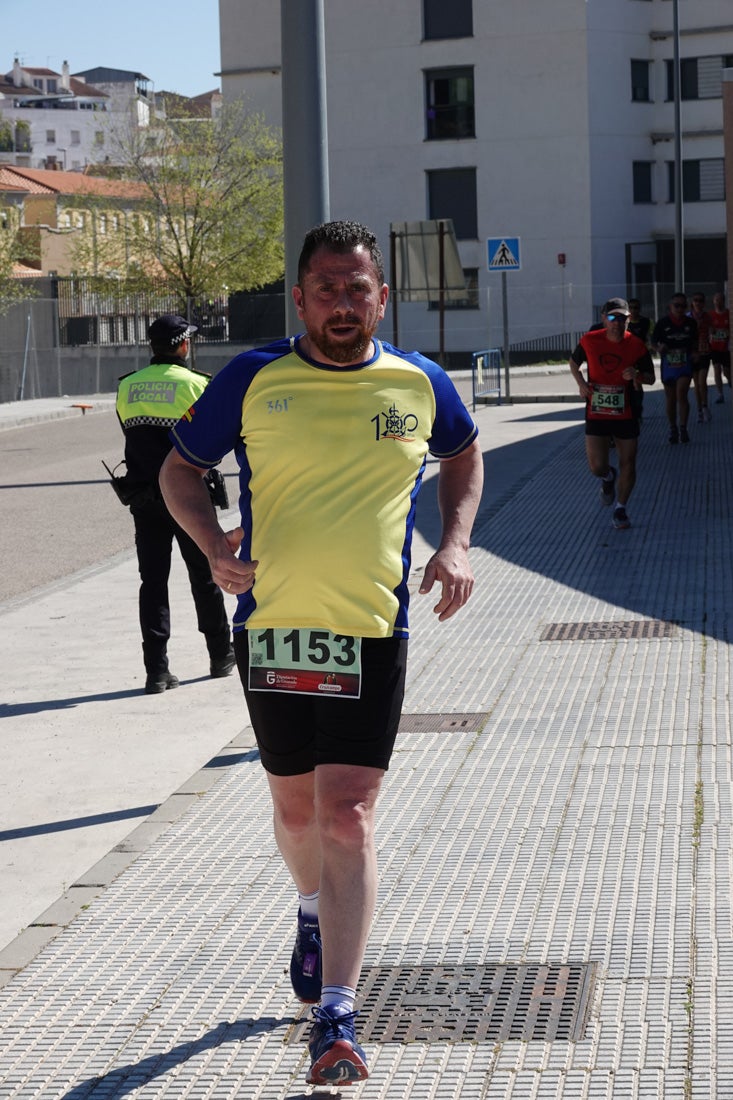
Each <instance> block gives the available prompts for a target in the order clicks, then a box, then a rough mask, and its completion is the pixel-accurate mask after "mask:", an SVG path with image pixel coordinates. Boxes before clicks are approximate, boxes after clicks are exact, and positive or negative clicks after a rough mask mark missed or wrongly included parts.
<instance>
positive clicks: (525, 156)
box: [219, 0, 733, 356]
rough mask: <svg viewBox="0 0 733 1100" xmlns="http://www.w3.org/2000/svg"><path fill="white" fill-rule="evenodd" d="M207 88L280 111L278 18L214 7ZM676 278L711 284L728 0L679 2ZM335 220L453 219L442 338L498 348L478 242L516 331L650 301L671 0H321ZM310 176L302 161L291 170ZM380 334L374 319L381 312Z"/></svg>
mask: <svg viewBox="0 0 733 1100" xmlns="http://www.w3.org/2000/svg"><path fill="white" fill-rule="evenodd" d="M219 9H220V28H221V63H222V72H221V74H220V75H221V78H222V89H223V94H224V97H225V99H233V98H237V97H238V96H239V95H242V94H244V95H245V96H246V97H247V98H248V100H249V102H250V104H251V106H252V107H253V108H256V109H258V110H261V111H262V112H263V113H264V115H265V117H266V119H267V120H268V121H269V122H271V123H273V124H279V122H280V121H281V112H280V72H281V56H280V15H281V11H280V9H281V5H280V4H278V3H273V2H272V0H219ZM679 11H680V35H679V42H680V52H681V57H682V65H681V84H680V86H681V94H682V127H681V129H682V157H683V177H684V189H683V194H684V231H685V238H686V244H685V260H686V265H685V281H686V285H687V287H688V288H689V289H691V288H692V287H693V286H703V287H704V288H705V289H706V290H708V292H711V291H712V289H713V288H714V287H717V286H720V285H722V284H723V283H724V280H725V279H726V276H727V272H726V255H725V204H724V171H723V136H722V130H723V128H722V99H721V78H722V72H723V70H724V68H725V67H726V66H730V65H733V8H732V7H731V3H730V0H680V3H679ZM324 12H325V45H326V49H325V53H326V88H327V113H328V150H329V176H330V203H331V216H332V217H350V218H355V219H358V220H361V221H364V222H366V223H367V224H369V225H371V227H372V228H373V229H374V230H375V231H376V232H377V234H378V235H379V237H380V239H381V241H382V242H383V244H384V245H385V251H386V245H387V241H388V236H389V229H390V224H391V223H393V222H404V221H417V220H421V219H425V218H434V217H452V218H453V220H454V224H455V227H456V231H457V237H458V243H459V251H460V255H461V261H462V264H463V267H464V270H465V272H466V277H467V285H468V287H469V290H468V291H467V299H466V301H465V303H463V308H458V309H454V310H452V311H451V312H450V313H449V314H448V317H447V333H448V335H447V347H448V350H449V351H455V352H460V353H463V354H464V356H465V354H466V353H468V352H469V351H471V350H478V349H480V348H483V347H486V346H489V345H495V344H499V343H500V342H501V335H502V334H501V293H500V287H501V282H502V279H501V276H500V274H498V273H497V272H495V271H491V272H490V271H489V270H488V258H489V250H488V241H489V240H490V239H492V240H493V239H495V238H502V239H503V238H507V237H509V238H518V248H519V252H520V257H519V258H520V261H521V270H519V271H509V272H507V273H506V285H507V288H508V301H509V316H510V328H511V339H512V342H517V341H520V340H530V339H535V338H538V337H545V336H547V335H550V334H556V333H561V332H571V331H573V330H578V329H584V328H586V327H587V326H588V324H589V323H591V322H592V321H593V320H594V319H595V317H596V315H597V311H598V308H599V307H600V305H601V304H602V303H603V301H604V300H605V299H606V298H607V297H610V296H611V295H615V294H619V293H623V294H628V295H631V294H638V296H639V297H641V298H642V301H643V304H644V308H645V311H646V312H652V313H656V312H657V310H663V309H664V306H665V301H666V298H667V296H668V294H669V293H671V291H672V290H673V289H674V287H673V282H674V279H675V275H674V225H675V216H674V214H675V205H674V192H673V185H674V176H673V172H672V165H673V162H674V140H673V139H674V107H673V87H674V85H673V76H674V70H673V65H672V59H673V47H674V40H673V34H672V31H673V25H672V24H673V5H672V3H670V0H552V3H548V0H516V2H515V3H512V4H501V5H499V4H494V3H489V2H488V0H451V2H450V3H445V0H400V2H399V3H394V0H370V2H369V3H368V4H365V3H363V2H355V0H324ZM307 170H308V166H307V164H304V165H303V171H304V172H306V171H307ZM399 318H400V333H399V336H400V343H401V344H403V345H404V346H408V345H409V346H417V347H420V348H422V349H425V350H428V349H430V348H435V347H436V336H435V333H436V328H437V312H436V310H435V309H432V310H431V309H429V308H428V306H427V305H426V304H422V305H414V304H413V305H405V306H404V307H403V306H401V307H400V310H399ZM385 329H386V332H387V333H388V334H389V317H388V318H387V323H386V325H385Z"/></svg>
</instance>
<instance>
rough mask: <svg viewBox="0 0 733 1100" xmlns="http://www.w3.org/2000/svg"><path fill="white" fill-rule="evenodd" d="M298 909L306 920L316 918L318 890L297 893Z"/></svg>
mask: <svg viewBox="0 0 733 1100" xmlns="http://www.w3.org/2000/svg"><path fill="white" fill-rule="evenodd" d="M298 897H299V899H300V911H301V913H302V914H303V916H304V917H306V918H307V919H308V920H318V891H317V890H316V892H315V894H298Z"/></svg>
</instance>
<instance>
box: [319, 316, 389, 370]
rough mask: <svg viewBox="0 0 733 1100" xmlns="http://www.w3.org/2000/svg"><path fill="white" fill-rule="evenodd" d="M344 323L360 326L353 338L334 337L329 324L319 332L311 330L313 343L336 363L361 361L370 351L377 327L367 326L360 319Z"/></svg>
mask: <svg viewBox="0 0 733 1100" xmlns="http://www.w3.org/2000/svg"><path fill="white" fill-rule="evenodd" d="M341 323H342V324H350V325H353V326H356V327H357V328H358V332H357V334H356V335H355V336H354V338H353V339H352V340H349V341H347V342H345V341H343V340H335V339H332V338H331V336H330V335H329V328H328V325H324V326H323V328H322V329H321V330H320V331H319V332H316V333H314V332H309V333H308V336H309V338H310V341H311V343H312V344H313V345H314V346H315V347H316V348H318V350H319V351H320V352H321V353H322V354H323V355H325V356H326V358H327V359H330V360H332V362H334V363H358V362H361V361H362V360H363V359H364V358H365V357H366V355H367V352H368V351H369V345H370V344H371V341H372V336H373V335H374V333H375V332H376V328H366V327H365V326H364V325H362V324H361V323H360V322H358V321H346V322H341Z"/></svg>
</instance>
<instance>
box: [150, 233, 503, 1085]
mask: <svg viewBox="0 0 733 1100" xmlns="http://www.w3.org/2000/svg"><path fill="white" fill-rule="evenodd" d="M292 294H293V300H294V302H295V305H296V308H297V310H298V315H299V317H300V319H301V320H302V321H303V323H304V325H305V330H306V331H305V333H304V334H301V335H299V336H293V337H290V338H289V339H283V340H279V341H277V342H276V343H274V344H270V345H269V346H267V347H264V348H258V349H256V350H255V351H250V352H244V353H243V354H241V355H238V356H237V357H236V358H235V359H233V360H232V362H231V363H229V364H228V365H227V366H226V367H224V369H223V370H222V371H221V372H220V373H219V374H218V375H216V377H215V378H214V380H213V381H212V383H211V385H210V386H209V387H208V388H207V390H206V391H205V393H204V395H203V397H204V398H205V400H203V401H197V402H196V404H195V406H194V407H193V409H192V410H190V411H189V414H188V415H187V416H185V417H184V418H183V419H182V420H181V421H180V423H179V424H178V426H177V427H176V428H175V429H174V431H173V433H172V437H173V443H174V448H173V450H172V451H171V454H170V457H169V460H168V461H167V462H166V465H165V467H164V470H163V472H162V475H161V485H162V488H163V492H164V493H165V498H166V501H167V502H168V505H169V507H170V508H171V511H172V512H173V513H174V514H175V516H176V518H177V520H178V522H179V523H180V524H181V525H182V526H183V527H185V528H186V530H188V531H189V533H190V534H191V536H192V537H193V538H194V539H195V540H196V542H198V544H199V545H200V546H201V548H202V550H203V551H204V552H205V553H206V555H207V557H208V559H209V561H210V563H211V569H212V573H213V575H214V577H215V578H216V580H217V582H218V583H219V584H220V585H221V586H222V587H223V588H224V589H225V590H226V591H227V592H234V593H236V594H237V595H238V597H239V601H238V606H237V612H236V616H235V619H234V648H235V652H236V655H237V661H238V665H239V670H240V675H241V678H242V683H243V687H244V692H245V695H246V698H247V704H248V709H249V716H250V720H251V722H252V725H253V727H254V731H255V734H256V737H257V741H258V745H259V749H260V757H261V761H262V764H263V766H264V768H265V770H266V773H267V779H268V782H269V785H270V792H271V796H272V801H273V806H274V825H275V839H276V842H277V845H278V847H279V849H280V852H281V854H282V856H283V859H284V860H285V863H286V865H287V867H288V870H289V871H290V873H291V875H292V877H293V880H294V882H295V886H296V888H297V891H298V894H299V902H300V910H299V913H298V928H297V935H296V941H295V948H294V950H293V954H292V959H291V965H290V976H291V980H292V984H293V989H294V991H295V994H296V996H297V997H299V999H300V1000H302V1001H305V1002H311V1003H315V1004H316V1005H317V1007H316V1008H315V1009H314V1016H315V1020H314V1024H313V1029H312V1032H311V1037H310V1042H309V1050H310V1055H311V1067H310V1070H309V1072H308V1075H307V1082H308V1084H312V1085H348V1084H352V1083H353V1082H355V1081H360V1080H363V1079H364V1078H366V1077H367V1076H368V1070H367V1065H366V1055H365V1052H364V1050H363V1048H362V1047H361V1046H360V1045H359V1044H358V1043H357V1041H356V1035H355V1027H354V1021H355V1016H356V1013H355V1011H354V1001H355V996H356V988H357V984H358V981H359V974H360V971H361V966H362V961H363V958H364V952H365V948H366V943H367V937H368V935H369V928H370V925H371V921H372V916H373V912H374V906H375V902H376V893H377V865H376V849H375V841H374V827H375V811H376V804H377V798H378V795H379V790H380V786H381V783H382V780H383V778H384V774H385V772H386V770H387V768H388V766H389V761H390V757H391V754H392V749H393V746H394V742H395V739H396V736H397V730H398V725H399V719H400V709H401V705H402V697H403V692H404V682H405V668H406V657H407V635H408V621H407V604H408V589H407V579H408V575H409V570H410V541H411V536H412V530H413V525H414V519H415V502H416V497H417V493H418V490H419V488H420V483H421V480H422V475H423V471H424V469H425V464H426V460H427V455H428V452H430V453H431V454H433V455H434V456H435V457H436V458H438V459H439V460H440V468H439V474H438V500H439V504H440V511H441V516H442V520H443V533H442V538H441V541H440V543H439V546H438V549H437V551H436V553H435V554H434V555H433V556H432V557H431V558H430V560H429V562H428V564H427V566H426V568H425V573H424V576H423V581H422V584H421V587H420V591H421V592H424V593H427V592H429V591H430V590H431V589H432V587H433V585H434V584H435V583H436V582H437V583H438V584H439V585H440V588H441V595H440V598H439V600H438V602H437V604H436V605H435V608H434V611H435V613H436V614H437V617H438V621H439V622H443V621H445V620H446V619H448V618H450V617H451V616H452V615H454V614H455V613H456V612H457V611H458V610H459V609H460V608H461V607H462V606H463V604H465V602H466V600H467V599H468V598H469V596H470V594H471V591H472V588H473V574H472V571H471V566H470V564H469V561H468V547H469V536H470V532H471V527H472V524H473V520H474V517H475V514H476V509H477V507H478V503H479V498H480V494H481V485H482V480H483V461H482V455H481V450H480V448H479V444H478V440H477V438H476V435H477V429H476V425H475V424H474V423H473V420H472V419H471V417H470V415H469V413H468V412H467V410H466V407H465V405H464V403H463V402H462V401H461V399H460V397H459V396H458V393H457V392H456V390H455V387H454V386H453V383H452V382H451V381H450V379H449V378H448V376H447V375H446V374H445V372H444V371H443V370H442V369H441V368H440V367H439V366H438V365H437V364H435V363H433V362H431V361H430V360H428V359H425V358H424V357H423V356H422V355H420V354H419V353H417V352H413V353H409V354H408V353H405V352H402V351H399V350H398V349H397V348H393V347H391V346H390V345H388V344H384V343H382V342H381V341H380V340H378V339H377V338H376V331H377V327H378V325H379V322H380V321H381V320H382V318H383V317H384V309H385V305H386V302H387V297H388V294H389V288H388V287H387V285H386V283H385V282H384V265H383V260H382V254H381V251H380V249H379V246H378V244H377V241H376V238H375V237H374V235H373V234H372V233H371V232H370V231H369V230H368V229H367V228H366V227H365V226H362V225H358V224H357V223H355V222H329V223H327V224H325V225H321V226H317V227H316V228H315V229H312V230H311V231H310V232H309V233H308V234H307V235H306V238H305V242H304V244H303V249H302V251H301V255H300V262H299V265H298V282H297V285H296V286H295V287H294V288H293V291H292ZM230 450H234V452H235V454H236V456H237V460H238V462H239V467H240V471H241V472H240V502H241V512H242V515H241V527H238V528H236V529H235V530H234V531H229V532H224V531H222V530H221V528H220V527H219V525H218V523H216V522H215V517H214V520H212V512H211V507H210V505H208V500H207V496H208V494H206V490H205V487H204V486H203V484H202V481H201V477H202V474H203V473H204V472H205V471H206V470H207V469H208V468H209V466H210V465H211V464H212V463H211V462H210V461H209V456H213V455H216V456H217V459H216V461H218V460H219V459H220V458H222V457H223V456H224V455H225V454H226V453H227V452H228V451H230ZM207 505H208V506H207ZM240 545H241V549H240ZM238 550H239V554H238V555H237V551H238ZM328 673H333V674H334V676H333V678H330V679H326V676H327V674H328Z"/></svg>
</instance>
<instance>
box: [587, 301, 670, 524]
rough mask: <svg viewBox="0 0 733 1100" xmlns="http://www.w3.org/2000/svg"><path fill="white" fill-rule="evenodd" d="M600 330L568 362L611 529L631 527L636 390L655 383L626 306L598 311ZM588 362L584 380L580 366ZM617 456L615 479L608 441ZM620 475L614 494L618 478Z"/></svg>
mask: <svg viewBox="0 0 733 1100" xmlns="http://www.w3.org/2000/svg"><path fill="white" fill-rule="evenodd" d="M601 316H602V320H603V328H602V329H597V330H594V331H591V332H587V333H586V334H585V336H583V337H582V338H581V341H580V343H579V344H578V346H577V348H576V349H575V351H574V352H573V354H572V355H571V357H570V371H571V373H572V375H573V378H574V379H575V381H576V382H577V383H578V389H579V391H580V396H581V397H583V398H584V399H585V403H586V404H585V453H586V455H587V458H588V466H589V468H590V471H591V473H592V474H595V475H596V477H598V478H600V480H601V486H600V496H601V502H602V503H603V504H605V505H611V504H613V502H614V500H615V501H616V506H615V508H614V510H613V525H614V527H618V528H626V527H630V526H631V521H630V520H629V517H628V515H627V514H626V505H627V503H628V500H629V497H630V496H631V492H632V490H633V488H634V484H635V482H636V451H637V446H638V439H639V417H638V407H639V406H638V402H635V401H633V400H632V392H633V390H634V389H640V388H641V384H642V382H646V383H647V384H648V385H651V384H652V383H653V382H654V364H653V363H652V357H651V355H650V354H649V351H648V349H647V347H646V346H645V345H644V344H643V343H642V341H641V340H639V338H638V337H637V336H632V335H631V333H630V332H627V331H626V325H627V322H628V318H629V307H628V304H627V302H626V301H625V300H624V299H623V298H610V299H609V300H608V301H607V302H606V303H605V305H604V306H603V310H602V311H601ZM583 363H587V364H588V367H587V370H588V378H587V380H586V379H585V378H584V376H583V374H582V372H581V369H580V368H581V367H582V365H583ZM612 438H613V440H614V441H615V443H616V452H617V454H618V457H619V472H618V475H617V473H616V470H615V468H614V467H613V466H611V465H610V463H609V461H608V456H609V448H610V445H611V439H612ZM617 476H618V492H617V491H616V490H617V486H616V478H617Z"/></svg>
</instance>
